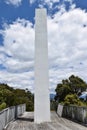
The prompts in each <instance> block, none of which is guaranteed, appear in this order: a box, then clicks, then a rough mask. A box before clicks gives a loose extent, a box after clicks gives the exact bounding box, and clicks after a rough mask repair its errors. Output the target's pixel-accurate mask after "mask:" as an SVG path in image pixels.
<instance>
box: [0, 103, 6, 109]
mask: <svg viewBox="0 0 87 130" xmlns="http://www.w3.org/2000/svg"><path fill="white" fill-rule="evenodd" d="M5 108H6V103H5V102H3V103H2V104H1V105H0V110H3V109H5Z"/></svg>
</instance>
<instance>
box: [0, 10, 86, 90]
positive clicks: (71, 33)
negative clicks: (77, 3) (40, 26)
mask: <svg viewBox="0 0 87 130" xmlns="http://www.w3.org/2000/svg"><path fill="white" fill-rule="evenodd" d="M32 26H33V25H32V23H30V22H29V21H27V20H25V19H17V20H16V21H15V22H14V23H12V24H10V25H6V24H5V29H4V30H3V31H0V33H2V34H3V38H4V41H3V44H4V47H2V48H1V49H0V64H3V65H4V66H5V67H6V71H4V72H3V71H2V70H1V71H0V81H4V82H7V83H8V84H9V85H12V86H15V87H17V86H18V87H21V88H22V87H25V88H26V87H29V89H30V90H31V91H33V88H34V70H33V66H34V31H35V30H34V28H33V27H32ZM86 34H87V13H86V12H85V11H84V10H81V9H80V8H78V9H75V8H71V9H70V10H69V11H68V12H67V11H66V10H64V12H63V13H61V10H60V11H59V12H56V14H55V15H54V16H53V18H51V17H50V16H49V17H48V42H49V43H48V45H49V77H50V78H49V81H50V90H51V91H53V88H55V87H56V84H57V83H58V82H60V81H61V80H62V79H64V78H68V77H69V76H70V75H71V74H75V75H78V76H81V77H82V78H83V79H84V80H86V81H87V79H86V77H87V73H86V69H87V67H86V66H87V52H86V51H87V35H86ZM1 54H2V55H1ZM7 55H8V56H7Z"/></svg>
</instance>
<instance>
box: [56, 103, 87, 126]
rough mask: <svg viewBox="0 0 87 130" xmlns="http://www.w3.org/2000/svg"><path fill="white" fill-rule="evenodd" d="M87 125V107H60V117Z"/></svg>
mask: <svg viewBox="0 0 87 130" xmlns="http://www.w3.org/2000/svg"><path fill="white" fill-rule="evenodd" d="M60 112H61V116H62V117H66V118H69V119H72V120H75V121H78V122H82V123H84V124H87V107H79V106H73V105H70V106H63V105H60V104H59V105H58V111H57V113H58V115H59V114H60Z"/></svg>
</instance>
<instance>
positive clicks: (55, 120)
mask: <svg viewBox="0 0 87 130" xmlns="http://www.w3.org/2000/svg"><path fill="white" fill-rule="evenodd" d="M44 114H45V113H44ZM33 119H34V113H30V112H25V113H24V114H23V116H21V117H19V119H18V120H16V121H14V122H12V123H10V125H9V126H8V128H7V129H6V130H87V127H85V126H82V125H80V124H78V123H75V122H72V121H69V120H67V119H64V118H60V117H58V115H57V114H56V113H55V112H51V120H52V121H51V122H44V123H40V124H37V123H34V122H33Z"/></svg>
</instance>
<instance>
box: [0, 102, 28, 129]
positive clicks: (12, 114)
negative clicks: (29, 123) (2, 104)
mask: <svg viewBox="0 0 87 130" xmlns="http://www.w3.org/2000/svg"><path fill="white" fill-rule="evenodd" d="M25 111H26V104H20V105H17V106H12V107H8V108H6V109H4V110H2V111H0V130H3V129H4V127H5V126H6V125H7V124H9V123H10V122H11V121H13V120H15V119H16V118H17V117H18V116H20V115H22V114H23V113H24V112H25Z"/></svg>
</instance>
